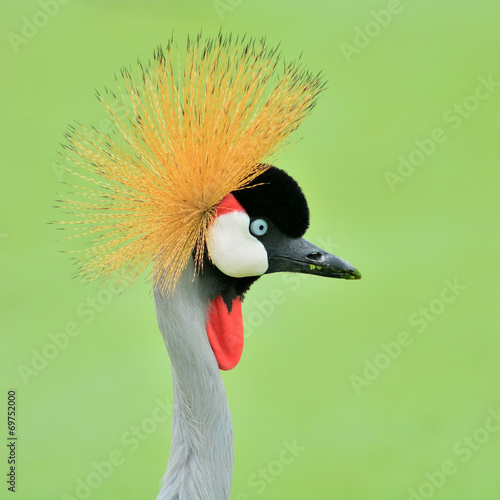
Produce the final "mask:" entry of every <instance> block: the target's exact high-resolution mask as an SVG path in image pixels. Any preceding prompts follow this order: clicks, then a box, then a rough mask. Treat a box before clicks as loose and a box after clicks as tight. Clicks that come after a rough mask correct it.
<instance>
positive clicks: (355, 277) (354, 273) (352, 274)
mask: <svg viewBox="0 0 500 500" xmlns="http://www.w3.org/2000/svg"><path fill="white" fill-rule="evenodd" d="M361 278H362V276H361V273H360V272H359V271H358V270H357V269H353V270H352V271H350V273H349V274H348V275H347V276H346V279H348V280H360V279H361Z"/></svg>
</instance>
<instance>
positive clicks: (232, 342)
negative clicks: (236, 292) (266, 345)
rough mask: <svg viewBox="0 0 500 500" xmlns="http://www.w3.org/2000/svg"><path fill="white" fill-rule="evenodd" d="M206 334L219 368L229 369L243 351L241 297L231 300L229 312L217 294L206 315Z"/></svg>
mask: <svg viewBox="0 0 500 500" xmlns="http://www.w3.org/2000/svg"><path fill="white" fill-rule="evenodd" d="M207 335H208V340H209V342H210V345H211V346H212V350H213V351H214V354H215V358H216V359H217V363H218V365H219V368H220V369H221V370H231V369H232V368H234V367H235V366H236V365H237V364H238V361H239V360H240V358H241V353H242V351H243V315H242V313H241V299H240V297H237V298H236V299H234V300H233V303H232V306H231V312H228V310H227V306H226V304H225V303H224V300H223V299H222V296H221V295H219V296H218V297H216V298H215V299H214V300H213V301H212V303H211V304H210V307H209V310H208V317H207Z"/></svg>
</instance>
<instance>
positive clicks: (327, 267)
mask: <svg viewBox="0 0 500 500" xmlns="http://www.w3.org/2000/svg"><path fill="white" fill-rule="evenodd" d="M267 250H268V258H269V268H268V270H267V273H278V272H291V273H305V274H315V275H317V276H326V277H327V278H341V279H346V280H359V279H361V273H360V272H359V271H358V270H357V269H356V268H354V267H353V266H351V264H349V263H348V262H346V261H345V260H343V259H341V258H340V257H337V256H336V255H332V254H331V253H328V252H325V251H324V250H322V249H321V248H319V247H317V246H316V245H313V244H312V243H309V242H308V241H307V240H305V239H304V238H285V239H281V241H280V242H279V245H272V246H271V248H269V247H268V248H267Z"/></svg>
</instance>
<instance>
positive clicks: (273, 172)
mask: <svg viewBox="0 0 500 500" xmlns="http://www.w3.org/2000/svg"><path fill="white" fill-rule="evenodd" d="M249 186H250V187H245V188H244V189H241V190H239V191H235V192H233V194H234V196H235V197H236V199H237V200H238V201H239V202H240V203H241V204H242V206H243V208H244V209H245V210H246V212H247V214H248V215H249V216H250V217H251V218H254V217H266V218H268V219H269V220H270V221H272V222H273V223H274V224H275V225H276V226H277V227H278V228H279V229H281V231H282V232H283V233H284V234H286V235H287V236H290V237H291V238H300V237H301V236H302V235H303V234H304V233H305V232H306V229H307V228H308V227H309V207H308V206H307V201H306V198H305V196H304V193H303V192H302V189H300V186H299V185H298V184H297V182H296V181H295V179H293V178H292V177H290V176H289V175H288V174H287V173H286V172H285V171H283V170H280V169H279V168H277V167H270V168H269V169H268V170H266V171H265V172H264V173H262V174H260V175H259V176H258V177H256V178H255V179H254V180H253V181H252V182H251V183H250V184H249Z"/></svg>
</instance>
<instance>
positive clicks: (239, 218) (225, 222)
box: [207, 211, 269, 278]
mask: <svg viewBox="0 0 500 500" xmlns="http://www.w3.org/2000/svg"><path fill="white" fill-rule="evenodd" d="M249 227H250V217H249V216H248V215H247V214H246V213H245V212H240V211H232V212H228V213H225V214H223V215H219V216H218V217H217V218H216V219H215V220H214V221H213V223H212V225H211V226H210V227H209V229H208V238H207V246H208V252H209V255H210V257H211V259H212V262H213V263H214V264H215V266H216V267H217V268H218V269H219V270H220V271H222V272H223V273H224V274H226V275H227V276H231V277H233V278H243V277H245V276H260V275H261V274H264V273H265V272H266V271H267V268H268V265H269V263H268V259H267V251H266V249H265V247H264V245H263V244H262V243H261V242H260V241H259V240H258V239H257V238H255V237H254V236H252V235H251V234H250V231H249Z"/></svg>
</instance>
